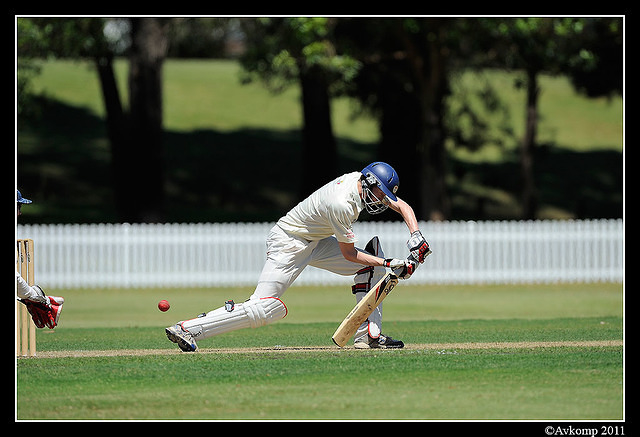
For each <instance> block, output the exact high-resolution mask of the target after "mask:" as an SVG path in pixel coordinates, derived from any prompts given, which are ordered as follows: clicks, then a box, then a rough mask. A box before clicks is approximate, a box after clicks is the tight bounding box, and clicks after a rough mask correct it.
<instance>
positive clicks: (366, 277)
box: [183, 225, 385, 340]
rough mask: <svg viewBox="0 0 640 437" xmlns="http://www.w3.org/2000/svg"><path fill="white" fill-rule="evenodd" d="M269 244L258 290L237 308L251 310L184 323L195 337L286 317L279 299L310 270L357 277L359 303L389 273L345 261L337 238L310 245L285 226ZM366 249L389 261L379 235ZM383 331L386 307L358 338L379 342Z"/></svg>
mask: <svg viewBox="0 0 640 437" xmlns="http://www.w3.org/2000/svg"><path fill="white" fill-rule="evenodd" d="M266 245H267V259H266V261H265V263H264V267H263V269H262V273H261V274H260V278H259V279H258V284H257V286H256V289H255V291H254V292H253V294H252V295H251V297H250V298H249V299H248V300H247V301H246V302H244V303H242V304H238V305H236V306H237V307H238V306H240V305H241V306H242V308H243V309H245V308H246V313H247V315H246V316H242V317H240V316H236V315H235V313H233V314H232V313H227V312H226V311H225V309H224V307H222V308H218V309H216V310H213V311H211V312H209V313H207V314H205V315H204V316H203V317H199V318H196V319H191V320H188V321H185V322H183V327H184V328H185V329H188V330H189V331H190V332H191V333H192V334H194V335H195V337H196V339H201V338H207V337H211V336H214V335H218V334H222V333H224V332H229V331H232V330H235V329H240V328H245V327H249V326H251V327H258V326H262V325H264V324H267V323H271V322H273V321H276V320H278V319H279V318H283V317H284V316H285V315H286V308H284V304H283V303H282V301H281V300H280V298H281V297H282V295H283V294H284V292H285V291H286V290H287V289H288V288H289V287H290V286H291V284H293V282H294V281H295V280H296V278H297V277H298V276H299V275H300V273H302V271H303V270H304V269H305V267H307V266H314V267H317V268H321V269H324V270H328V271H330V272H333V273H336V274H339V275H343V276H349V275H354V286H353V292H354V294H355V296H356V302H359V301H360V300H361V299H362V298H363V297H364V296H365V295H366V294H367V292H368V291H369V289H370V288H371V287H372V286H373V285H375V284H376V283H377V282H378V281H379V280H380V279H381V278H382V277H383V276H384V273H385V268H384V267H367V266H363V265H361V264H357V263H354V262H351V261H348V260H347V259H345V257H344V256H343V255H342V252H341V250H340V245H339V244H338V240H337V239H336V238H335V237H333V236H332V237H328V238H325V239H322V240H317V241H307V240H305V239H302V238H299V237H296V236H293V235H290V234H288V233H287V232H285V231H284V230H283V229H282V228H280V226H278V225H275V226H274V227H273V228H271V230H270V231H269V235H268V237H267V244H266ZM358 250H361V249H358ZM366 250H367V252H369V253H371V254H372V255H376V256H379V257H381V258H384V253H383V252H382V248H381V247H380V243H379V241H378V238H377V237H374V238H373V239H372V240H371V241H370V242H369V243H368V244H367V247H366ZM273 298H275V299H273ZM278 302H280V304H278ZM345 315H346V313H345ZM381 329H382V305H380V306H379V307H378V308H376V310H375V311H374V312H373V313H372V314H371V315H370V316H369V320H367V321H365V322H364V323H363V324H362V325H361V326H360V328H359V329H358V331H357V332H356V334H355V335H354V340H357V339H358V338H360V337H362V336H364V335H367V334H369V335H370V336H372V337H374V338H377V337H378V336H379V335H380V333H381Z"/></svg>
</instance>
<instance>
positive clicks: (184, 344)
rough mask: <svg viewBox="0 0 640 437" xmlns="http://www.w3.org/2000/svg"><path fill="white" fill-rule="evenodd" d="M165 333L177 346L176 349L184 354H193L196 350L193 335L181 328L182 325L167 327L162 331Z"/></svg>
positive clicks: (196, 346)
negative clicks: (178, 348)
mask: <svg viewBox="0 0 640 437" xmlns="http://www.w3.org/2000/svg"><path fill="white" fill-rule="evenodd" d="M164 332H166V333H167V338H168V339H169V340H171V341H172V342H174V343H177V344H178V347H180V349H182V350H183V351H184V352H195V351H197V350H198V345H197V344H196V341H195V340H194V339H193V335H191V333H190V332H189V331H187V330H186V329H184V328H183V327H182V324H180V323H176V324H175V325H173V326H169V327H168V328H166V329H165V330H164Z"/></svg>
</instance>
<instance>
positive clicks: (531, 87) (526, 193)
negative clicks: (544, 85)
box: [520, 71, 540, 220]
mask: <svg viewBox="0 0 640 437" xmlns="http://www.w3.org/2000/svg"><path fill="white" fill-rule="evenodd" d="M539 94H540V89H539V88H538V78H537V73H536V72H535V71H527V108H526V110H527V120H526V128H525V134H524V138H523V140H522V149H521V153H520V169H521V178H522V218H523V219H524V220H533V219H535V218H536V210H537V194H536V187H535V180H534V177H533V161H534V157H533V156H534V148H535V144H536V135H537V126H538V96H539Z"/></svg>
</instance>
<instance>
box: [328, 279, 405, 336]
mask: <svg viewBox="0 0 640 437" xmlns="http://www.w3.org/2000/svg"><path fill="white" fill-rule="evenodd" d="M397 283H398V277H397V276H396V275H394V274H393V273H387V274H386V275H384V276H383V277H382V279H380V281H378V283H377V284H376V285H375V286H374V287H373V288H371V290H369V292H368V293H367V294H366V295H365V296H364V297H363V298H362V300H361V301H360V302H358V304H357V305H356V306H355V307H353V309H352V310H351V312H349V314H347V317H345V319H344V320H343V321H342V323H341V324H340V326H338V329H336V332H335V333H334V334H333V337H331V339H332V340H333V342H334V343H335V344H336V345H338V346H340V347H344V345H345V344H347V341H349V339H350V338H351V337H352V336H353V334H355V333H356V331H357V330H358V327H359V326H360V325H361V324H362V322H364V321H365V320H367V318H368V317H369V316H370V315H371V313H372V312H373V310H375V309H376V308H377V307H378V305H380V303H382V301H383V300H384V299H385V298H386V297H387V295H388V294H389V293H390V292H391V290H393V288H394V287H395V286H396V284H397Z"/></svg>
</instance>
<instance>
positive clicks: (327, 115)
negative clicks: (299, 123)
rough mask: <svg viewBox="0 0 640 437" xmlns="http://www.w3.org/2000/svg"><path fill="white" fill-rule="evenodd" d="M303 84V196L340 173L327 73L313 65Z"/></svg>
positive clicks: (301, 191) (306, 72) (301, 194)
mask: <svg viewBox="0 0 640 437" xmlns="http://www.w3.org/2000/svg"><path fill="white" fill-rule="evenodd" d="M300 84H301V89H302V110H303V118H304V126H303V132H302V140H303V145H302V147H303V153H302V169H303V171H302V175H301V176H302V179H301V184H300V193H299V195H300V198H301V199H303V198H305V197H306V196H308V195H309V194H311V193H312V192H313V191H314V190H316V189H317V188H319V184H320V183H321V182H322V181H325V182H326V180H329V179H331V178H334V177H337V176H338V174H337V172H338V156H337V155H338V152H337V146H336V140H335V137H334V136H333V128H332V125H331V107H330V103H329V91H328V85H327V81H326V78H325V73H324V72H323V71H322V69H321V68H319V67H312V68H311V69H308V70H306V71H305V72H304V73H302V74H301V75H300ZM318 175H319V177H318ZM322 183H323V182H322Z"/></svg>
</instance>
